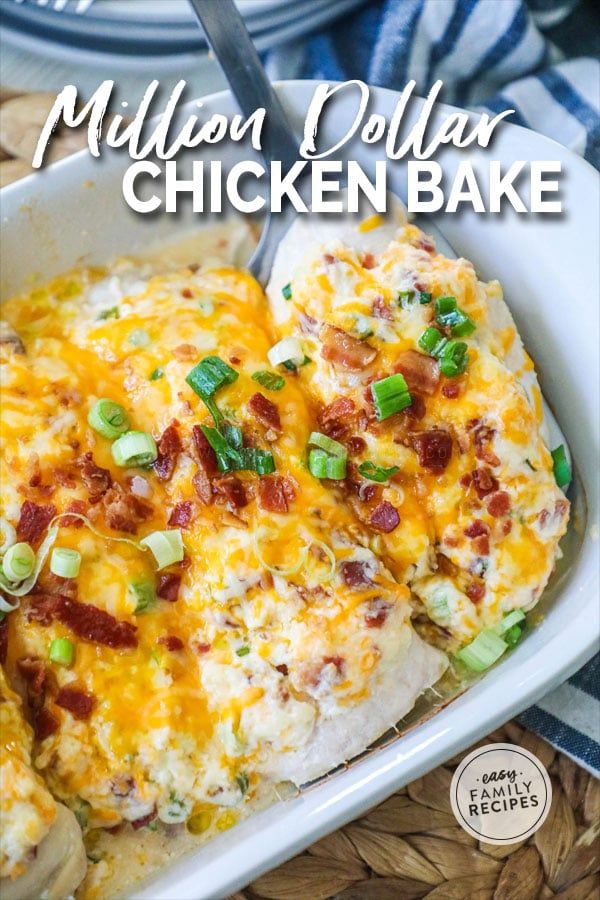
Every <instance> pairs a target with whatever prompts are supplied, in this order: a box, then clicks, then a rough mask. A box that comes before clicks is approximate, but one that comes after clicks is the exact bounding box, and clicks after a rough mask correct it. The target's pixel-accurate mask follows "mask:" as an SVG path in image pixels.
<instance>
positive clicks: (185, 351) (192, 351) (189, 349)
mask: <svg viewBox="0 0 600 900" xmlns="http://www.w3.org/2000/svg"><path fill="white" fill-rule="evenodd" d="M173 356H174V357H175V359H178V360H179V361H180V362H195V360H197V359H198V357H199V356H200V352H199V350H198V348H197V347H195V346H194V345H193V344H179V346H178V347H174V348H173Z"/></svg>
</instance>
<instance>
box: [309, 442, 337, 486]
mask: <svg viewBox="0 0 600 900" xmlns="http://www.w3.org/2000/svg"><path fill="white" fill-rule="evenodd" d="M308 469H309V472H310V473H311V475H314V476H315V478H332V479H334V480H335V481H340V480H341V479H342V478H345V477H346V459H345V457H341V456H330V455H329V453H326V452H325V450H321V449H315V450H311V451H310V453H309V454H308Z"/></svg>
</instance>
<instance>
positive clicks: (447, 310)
mask: <svg viewBox="0 0 600 900" xmlns="http://www.w3.org/2000/svg"><path fill="white" fill-rule="evenodd" d="M435 319H436V322H437V323H438V325H444V326H449V328H450V331H451V332H452V334H453V335H454V337H467V336H468V335H469V334H472V333H473V332H474V331H475V327H476V326H475V322H473V320H472V319H470V318H469V316H468V315H467V314H466V313H465V312H463V311H462V309H459V307H458V306H457V303H456V297H438V299H437V300H436V301H435Z"/></svg>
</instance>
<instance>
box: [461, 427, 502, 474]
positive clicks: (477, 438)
mask: <svg viewBox="0 0 600 900" xmlns="http://www.w3.org/2000/svg"><path fill="white" fill-rule="evenodd" d="M478 421H479V420H478V419H473V420H472V422H473V423H478ZM467 427H469V424H467ZM474 428H475V431H474V434H473V444H474V446H475V456H476V457H477V459H481V460H483V462H486V463H487V464H488V465H489V466H499V465H500V460H499V459H498V457H497V456H496V454H495V453H494V452H493V451H492V450H491V448H490V446H489V445H490V443H491V441H492V438H493V437H494V435H495V433H496V432H495V430H494V429H493V428H489V427H488V426H487V425H478V424H475V425H474Z"/></svg>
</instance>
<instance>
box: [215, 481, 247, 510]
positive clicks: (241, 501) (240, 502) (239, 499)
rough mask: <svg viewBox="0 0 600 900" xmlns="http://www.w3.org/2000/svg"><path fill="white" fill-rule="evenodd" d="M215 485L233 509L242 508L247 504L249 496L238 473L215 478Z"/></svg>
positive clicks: (216, 489)
mask: <svg viewBox="0 0 600 900" xmlns="http://www.w3.org/2000/svg"><path fill="white" fill-rule="evenodd" d="M213 486H214V489H215V491H216V492H217V494H220V495H221V496H222V497H224V498H225V499H226V501H227V503H228V504H229V506H230V507H231V509H241V508H242V507H243V506H247V504H248V498H247V496H246V491H245V489H244V485H243V484H242V482H241V481H240V479H239V478H238V477H237V476H236V475H225V476H224V477H223V478H215V480H214V482H213Z"/></svg>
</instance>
